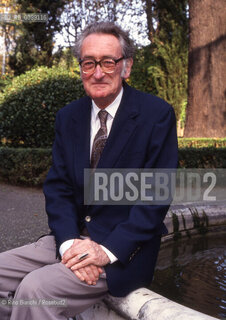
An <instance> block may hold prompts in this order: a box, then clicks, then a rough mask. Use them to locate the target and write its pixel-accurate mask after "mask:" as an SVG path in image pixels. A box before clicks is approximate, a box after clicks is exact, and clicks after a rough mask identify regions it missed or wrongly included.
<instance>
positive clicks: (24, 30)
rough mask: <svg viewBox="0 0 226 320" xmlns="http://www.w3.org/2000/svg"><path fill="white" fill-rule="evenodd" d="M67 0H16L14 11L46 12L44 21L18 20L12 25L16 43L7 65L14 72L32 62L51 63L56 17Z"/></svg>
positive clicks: (31, 64)
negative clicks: (14, 27)
mask: <svg viewBox="0 0 226 320" xmlns="http://www.w3.org/2000/svg"><path fill="white" fill-rule="evenodd" d="M67 2H68V1H66V0H60V1H50V0H48V1H46V0H40V1H35V0H17V4H18V13H39V14H41V13H47V14H48V19H47V21H45V22H26V21H24V22H22V23H20V24H19V25H17V26H16V33H15V38H14V41H15V43H16V46H15V49H14V52H13V54H11V56H10V60H9V65H10V67H11V68H12V69H13V70H14V71H15V75H17V74H21V73H23V72H25V71H26V70H30V69H31V68H32V67H34V66H38V65H45V66H49V67H50V66H51V65H52V59H53V57H52V55H53V47H54V35H55V34H56V33H57V32H60V30H61V24H60V17H61V14H62V12H63V9H64V7H65V5H66V3H67Z"/></svg>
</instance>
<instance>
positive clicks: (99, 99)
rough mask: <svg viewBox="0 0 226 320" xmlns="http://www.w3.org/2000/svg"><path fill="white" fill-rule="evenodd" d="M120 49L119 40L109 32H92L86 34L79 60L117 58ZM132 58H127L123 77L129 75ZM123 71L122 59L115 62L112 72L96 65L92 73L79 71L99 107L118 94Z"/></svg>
mask: <svg viewBox="0 0 226 320" xmlns="http://www.w3.org/2000/svg"><path fill="white" fill-rule="evenodd" d="M122 56H123V55H122V49H121V45H120V42H119V40H118V39H117V38H116V37H114V36H113V35H110V34H102V33H98V34H97V33H94V34H91V35H89V36H87V37H86V38H85V39H84V41H83V44H82V48H81V60H83V59H84V58H93V59H95V60H96V61H100V60H101V59H102V58H106V57H109V58H113V59H119V58H121V57H122ZM132 63H133V60H132V59H128V60H127V63H126V66H125V67H124V72H123V78H128V77H129V75H130V71H131V67H132ZM122 71H123V60H121V61H119V62H118V63H117V64H116V68H115V70H114V72H113V73H104V72H103V71H102V69H101V67H100V65H97V67H96V69H95V72H94V73H93V74H85V73H83V72H81V77H82V81H83V86H84V89H85V91H86V93H87V95H89V96H90V97H91V98H92V99H93V100H94V101H95V103H96V104H97V106H98V107H99V108H106V107H107V106H108V105H109V104H111V102H113V101H114V99H115V98H116V97H117V95H118V94H119V92H120V90H121V87H122V77H121V73H122Z"/></svg>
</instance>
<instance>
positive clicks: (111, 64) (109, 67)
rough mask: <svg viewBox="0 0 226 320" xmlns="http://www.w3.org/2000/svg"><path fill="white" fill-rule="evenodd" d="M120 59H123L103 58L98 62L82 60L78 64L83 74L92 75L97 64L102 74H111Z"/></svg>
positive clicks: (87, 59)
mask: <svg viewBox="0 0 226 320" xmlns="http://www.w3.org/2000/svg"><path fill="white" fill-rule="evenodd" d="M122 59H124V57H121V58H119V59H113V58H103V59H101V60H100V61H96V60H95V59H90V58H85V59H83V60H80V61H79V64H80V66H81V69H82V72H83V73H85V74H92V73H94V72H95V69H96V67H97V65H98V64H99V66H100V67H101V69H102V71H103V72H104V73H113V72H114V71H115V67H116V64H117V63H118V62H119V61H121V60H122Z"/></svg>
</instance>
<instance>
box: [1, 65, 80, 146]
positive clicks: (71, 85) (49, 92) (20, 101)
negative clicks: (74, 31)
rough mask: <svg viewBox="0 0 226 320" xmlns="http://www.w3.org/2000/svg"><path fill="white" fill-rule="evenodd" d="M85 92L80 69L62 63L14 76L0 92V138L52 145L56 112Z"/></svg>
mask: <svg viewBox="0 0 226 320" xmlns="http://www.w3.org/2000/svg"><path fill="white" fill-rule="evenodd" d="M83 95H84V90H83V86H82V82H81V80H80V76H79V72H78V71H76V72H72V71H70V70H67V69H65V68H62V67H60V68H59V67H53V68H51V69H50V68H47V67H40V68H37V69H33V70H31V71H28V72H26V73H25V74H23V75H20V76H18V77H16V78H14V79H13V81H12V83H11V84H9V85H8V86H6V88H5V90H4V92H3V94H1V95H0V141H1V142H2V143H3V142H4V143H5V144H6V145H9V146H11V147H21V146H22V147H32V148H39V147H50V146H51V145H52V142H53V139H54V121H55V114H56V112H57V111H58V110H59V109H60V108H62V107H63V106H65V105H66V104H67V103H69V102H71V101H72V100H75V99H78V98H80V97H82V96H83Z"/></svg>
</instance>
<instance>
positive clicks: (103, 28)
mask: <svg viewBox="0 0 226 320" xmlns="http://www.w3.org/2000/svg"><path fill="white" fill-rule="evenodd" d="M93 33H103V34H111V35H113V36H115V37H116V38H117V39H118V40H119V42H120V44H121V47H122V54H123V56H124V58H125V59H128V58H132V57H133V55H134V51H135V46H134V44H133V41H132V40H131V39H130V38H129V35H128V32H126V31H123V30H122V29H121V28H120V27H119V26H117V25H116V24H115V23H113V22H105V21H102V22H94V23H91V24H90V25H88V26H87V27H86V28H85V29H84V30H83V31H82V33H81V34H80V36H79V38H78V40H77V41H76V44H75V46H74V53H75V56H76V58H77V59H78V60H80V58H81V48H82V43H83V41H84V40H85V38H86V37H88V36H89V35H90V34H93Z"/></svg>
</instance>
